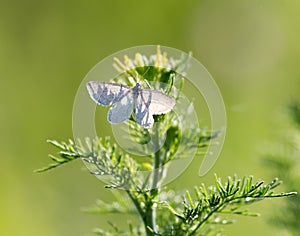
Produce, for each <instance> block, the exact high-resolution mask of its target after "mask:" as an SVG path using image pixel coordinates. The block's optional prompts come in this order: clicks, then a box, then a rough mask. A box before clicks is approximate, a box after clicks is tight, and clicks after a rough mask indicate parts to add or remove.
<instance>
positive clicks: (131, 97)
mask: <svg viewBox="0 0 300 236" xmlns="http://www.w3.org/2000/svg"><path fill="white" fill-rule="evenodd" d="M87 90H88V92H89V94H90V96H91V98H92V99H93V100H94V101H95V102H96V103H97V104H101V105H103V106H111V105H112V107H111V108H110V109H109V112H108V115H107V119H108V121H109V122H110V123H112V124H117V123H121V122H124V121H125V120H127V119H128V118H129V117H130V115H131V113H132V111H133V110H134V115H135V117H134V118H135V121H136V122H137V123H138V124H139V125H141V126H143V127H145V128H151V127H152V126H153V123H154V119H153V117H152V115H159V114H164V113H167V112H169V111H171V110H172V109H173V107H174V106H175V100H174V99H173V98H171V97H169V96H168V95H166V94H164V93H162V92H160V91H157V90H153V89H142V88H141V85H140V84H139V83H137V84H136V85H135V86H134V87H129V86H126V85H122V84H116V83H107V82H97V81H90V82H88V83H87Z"/></svg>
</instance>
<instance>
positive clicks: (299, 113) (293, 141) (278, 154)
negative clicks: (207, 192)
mask: <svg viewBox="0 0 300 236" xmlns="http://www.w3.org/2000/svg"><path fill="white" fill-rule="evenodd" d="M287 108H288V109H287V111H288V115H289V118H290V119H289V121H288V123H289V128H285V133H284V134H282V135H281V138H280V139H279V140H277V141H274V142H273V143H271V145H270V146H271V148H270V150H269V151H267V152H266V153H265V154H264V159H263V160H264V162H265V164H266V165H267V166H268V167H269V168H270V169H271V171H272V172H274V173H275V174H276V175H277V176H279V177H280V178H281V179H284V183H285V189H287V188H288V189H290V190H292V191H297V192H299V191H300V186H299V178H300V174H299V168H300V158H299V157H300V130H299V128H300V103H299V102H297V101H295V100H292V101H291V102H290V104H289V105H288V106H287ZM299 222H300V197H299V195H297V196H295V197H293V198H286V199H285V201H284V203H283V204H281V205H280V206H279V207H278V208H277V209H276V211H274V213H273V215H272V217H270V223H271V224H273V225H274V226H276V227H279V228H281V229H282V230H288V232H289V235H295V236H296V235H299V234H300V228H299Z"/></svg>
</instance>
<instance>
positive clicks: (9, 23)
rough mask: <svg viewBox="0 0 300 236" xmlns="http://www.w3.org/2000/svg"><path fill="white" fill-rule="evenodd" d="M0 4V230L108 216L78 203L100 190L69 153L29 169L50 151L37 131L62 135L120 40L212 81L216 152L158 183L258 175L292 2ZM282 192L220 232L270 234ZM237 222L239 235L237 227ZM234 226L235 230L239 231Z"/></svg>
mask: <svg viewBox="0 0 300 236" xmlns="http://www.w3.org/2000/svg"><path fill="white" fill-rule="evenodd" d="M0 3H1V5H0V6H1V7H0V55H1V57H0V67H1V69H0V78H1V86H0V103H1V108H2V111H1V116H0V119H1V120H0V131H1V136H0V137H1V140H0V150H1V171H0V181H1V185H0V186H1V194H0V209H1V210H0V235H43V236H53V235H64V236H65V235H90V230H91V228H93V227H96V226H100V227H105V228H106V227H107V224H106V220H107V219H110V220H112V221H116V222H118V221H124V218H123V219H122V218H121V219H119V218H117V219H116V218H113V216H100V217H99V216H96V215H89V214H85V213H83V212H81V211H80V208H81V207H82V206H89V205H92V204H93V203H94V200H95V199H96V198H101V199H103V200H107V201H109V200H110V198H111V193H110V192H109V190H106V189H104V188H103V184H102V183H101V182H100V181H99V180H97V179H96V178H95V177H93V176H92V175H90V174H89V173H88V172H87V171H86V170H85V169H84V167H83V164H82V163H81V162H80V161H77V162H76V163H72V164H70V165H67V166H65V167H64V168H59V169H57V170H55V171H52V172H49V173H44V174H34V173H33V170H34V169H36V168H39V167H41V166H44V165H46V164H47V163H48V162H49V160H48V158H47V154H48V153H53V152H55V151H56V150H55V149H53V148H52V147H51V146H50V145H49V144H47V143H46V139H49V138H50V139H57V140H67V139H68V138H72V106H73V99H74V96H75V94H76V91H77V88H78V86H79V84H80V83H81V80H82V79H83V77H84V76H85V75H86V73H87V72H88V71H89V70H90V69H91V68H92V67H93V66H94V65H95V64H96V63H98V62H99V61H100V60H101V59H103V58H105V57H106V56H108V55H110V54H112V53H114V52H116V51H119V50H122V49H124V48H128V47H132V46H137V45H147V44H160V45H165V46H169V47H174V48H177V49H180V50H183V51H186V52H189V51H192V52H193V55H194V57H195V58H197V59H198V60H199V61H201V62H202V63H203V64H204V65H205V66H206V68H207V69H208V70H209V72H210V73H211V74H212V75H213V77H214V78H215V80H216V82H217V84H218V86H219V88H220V90H221V92H222V95H223V98H224V101H225V104H226V109H227V118H228V127H227V137H226V142H225V145H224V149H223V152H222V154H221V156H220V157H219V159H218V161H217V164H216V165H215V166H214V168H213V169H212V170H211V171H210V172H209V174H207V175H206V176H205V177H201V178H200V177H199V176H198V174H197V173H198V168H199V166H197V165H193V167H190V168H189V169H188V170H187V171H186V172H185V173H184V175H183V176H181V177H180V178H179V179H178V180H177V181H176V182H174V183H172V184H170V186H169V187H170V188H174V189H176V190H181V189H185V188H188V189H191V188H192V186H193V185H195V184H199V183H201V182H205V183H207V185H208V184H211V183H212V182H213V173H218V175H220V176H221V177H223V178H225V177H226V176H227V175H232V174H234V173H237V174H238V175H239V176H244V175H249V174H251V175H254V177H255V178H256V179H264V180H266V181H269V180H271V179H272V177H274V176H271V175H270V173H269V172H268V171H266V170H265V168H266V167H265V166H263V165H262V164H261V162H260V160H259V159H260V156H259V150H260V148H261V147H262V146H263V143H264V141H266V140H269V139H270V138H272V135H274V132H276V129H277V123H276V122H277V121H278V117H280V113H281V112H282V110H283V109H282V108H283V106H284V104H285V103H286V102H287V101H288V100H289V99H290V98H291V97H292V96H294V95H296V94H297V91H299V82H300V66H299V59H300V44H299V42H300V27H299V25H300V24H299V23H300V14H299V9H300V2H299V1H297V0H289V1H287V0H253V1H245V0H236V1H234V0H229V1H217V0H203V1H199V0H198V1H197V0H186V1H171V0H165V1H158V0H153V1H144V2H143V3H141V1H121V0H115V1H102V0H89V1H78V0H74V1H57V0H53V1H37V0H28V1H15V0H12V1H11V0H1V1H0ZM281 201H282V200H269V201H263V202H261V203H259V204H256V205H255V206H253V207H251V210H252V211H255V210H257V211H259V212H260V213H261V214H262V216H261V217H260V218H244V217H237V218H236V219H237V221H238V222H237V223H236V224H234V225H231V226H226V227H225V234H226V235H241V234H243V235H273V234H274V232H275V230H276V229H274V228H272V227H271V226H270V225H268V224H267V222H266V221H267V217H268V216H269V215H271V214H272V207H273V208H274V207H275V208H276V205H277V204H281ZM245 230H246V232H247V234H245ZM242 232H243V233H242Z"/></svg>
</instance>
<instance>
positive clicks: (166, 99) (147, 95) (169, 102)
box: [141, 89, 176, 115]
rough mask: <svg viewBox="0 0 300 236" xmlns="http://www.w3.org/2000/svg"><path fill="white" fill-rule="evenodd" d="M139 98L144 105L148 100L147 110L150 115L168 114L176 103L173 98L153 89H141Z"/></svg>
mask: <svg viewBox="0 0 300 236" xmlns="http://www.w3.org/2000/svg"><path fill="white" fill-rule="evenodd" d="M141 96H142V98H143V100H144V101H146V103H147V101H148V100H150V103H149V106H148V110H149V113H150V114H152V115H159V114H165V113H168V112H169V111H171V110H172V109H173V107H174V106H175V103H176V101H175V99H174V98H172V97H170V96H168V95H166V94H164V93H162V92H160V91H157V90H153V89H143V90H142V92H141Z"/></svg>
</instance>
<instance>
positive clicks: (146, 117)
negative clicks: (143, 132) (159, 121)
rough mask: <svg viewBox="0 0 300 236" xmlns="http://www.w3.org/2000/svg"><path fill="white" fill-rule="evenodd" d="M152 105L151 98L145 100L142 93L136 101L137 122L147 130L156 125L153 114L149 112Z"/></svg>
mask: <svg viewBox="0 0 300 236" xmlns="http://www.w3.org/2000/svg"><path fill="white" fill-rule="evenodd" d="M150 104H151V96H149V97H147V99H145V98H144V97H143V96H142V94H141V92H140V94H139V95H138V97H137V99H136V101H135V121H136V122H137V123H138V124H139V125H141V126H143V127H145V128H151V127H152V126H153V123H154V119H153V117H152V114H151V113H150V111H149V106H150Z"/></svg>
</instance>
